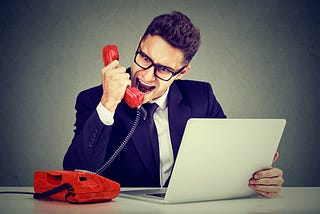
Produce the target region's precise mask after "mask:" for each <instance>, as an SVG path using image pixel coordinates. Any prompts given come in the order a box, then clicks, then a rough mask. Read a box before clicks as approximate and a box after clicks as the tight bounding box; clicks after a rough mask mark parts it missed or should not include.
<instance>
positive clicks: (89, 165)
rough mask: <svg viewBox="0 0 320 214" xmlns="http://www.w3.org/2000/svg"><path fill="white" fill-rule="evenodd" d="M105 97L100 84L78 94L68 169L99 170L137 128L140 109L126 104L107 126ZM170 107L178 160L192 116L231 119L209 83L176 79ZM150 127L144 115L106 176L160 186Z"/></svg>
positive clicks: (127, 183)
mask: <svg viewBox="0 0 320 214" xmlns="http://www.w3.org/2000/svg"><path fill="white" fill-rule="evenodd" d="M101 96H102V86H101V85H100V86H97V87H94V88H91V89H88V90H85V91H82V92H81V93H80V94H79V95H78V97H77V101H76V111H77V112H76V122H75V127H76V129H75V135H74V138H73V140H72V143H71V145H70V147H69V149H68V151H67V153H66V154H65V157H64V162H63V167H64V169H66V170H73V169H86V170H90V171H96V170H98V169H99V168H100V167H101V165H102V164H103V163H104V162H105V161H106V160H107V159H108V158H109V157H110V156H111V155H112V154H113V152H114V151H115V150H116V149H117V148H118V147H119V145H120V144H121V142H122V141H123V139H124V138H125V137H126V135H127V134H128V132H129V130H130V128H131V126H132V123H133V121H134V119H135V116H136V109H131V108H130V107H128V106H127V105H126V104H125V103H124V102H121V103H120V104H119V105H118V107H117V109H116V112H115V115H114V124H113V125H111V126H106V125H104V124H103V123H102V122H101V120H100V119H99V116H98V113H97V111H96V107H97V105H98V104H99V102H100V99H101ZM167 105H168V114H169V115H168V116H169V128H170V138H171V143H172V149H173V154H174V159H176V156H177V153H178V150H179V146H180V143H181V139H182V135H183V132H184V129H185V126H186V122H187V121H188V119H189V118H225V117H226V116H225V115H224V113H223V110H222V108H221V106H220V104H219V103H218V101H217V100H216V98H215V96H214V94H213V91H212V88H211V85H210V84H209V83H205V82H199V81H191V80H176V81H174V82H173V83H172V85H171V86H170V89H169V94H168V103H167ZM146 130H147V129H146V125H145V123H144V122H143V119H141V120H140V122H139V123H138V126H137V128H136V131H135V132H134V134H133V136H132V138H131V139H130V141H129V142H128V144H127V145H126V146H125V148H124V149H123V150H122V152H121V153H120V154H119V155H118V157H117V158H116V159H115V160H114V162H113V163H112V164H111V165H110V167H108V168H107V169H106V170H105V172H103V173H102V175H104V176H105V177H107V178H109V179H112V180H114V181H117V182H119V183H120V185H121V186H126V187H157V186H159V185H160V178H159V165H158V162H159V157H155V155H154V152H153V149H152V146H151V145H150V143H148V142H149V139H148V137H149V135H148V134H146V133H147V131H146ZM194 143H197V142H194ZM156 156H159V154H156Z"/></svg>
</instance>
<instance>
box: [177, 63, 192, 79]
mask: <svg viewBox="0 0 320 214" xmlns="http://www.w3.org/2000/svg"><path fill="white" fill-rule="evenodd" d="M190 68H191V65H190V64H188V65H187V66H186V67H185V68H184V69H183V70H182V71H181V72H180V73H179V74H178V76H177V78H176V79H181V78H182V77H183V76H184V75H185V74H186V73H188V71H189V70H190Z"/></svg>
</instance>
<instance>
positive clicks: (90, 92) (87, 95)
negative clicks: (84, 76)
mask: <svg viewBox="0 0 320 214" xmlns="http://www.w3.org/2000/svg"><path fill="white" fill-rule="evenodd" d="M102 90H103V89H102V85H99V86H95V87H92V88H88V89H86V90H83V91H81V92H80V93H79V94H78V96H77V102H86V103H87V102H90V103H93V105H97V104H98V103H99V101H100V99H101V96H102Z"/></svg>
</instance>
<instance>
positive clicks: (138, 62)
mask: <svg viewBox="0 0 320 214" xmlns="http://www.w3.org/2000/svg"><path fill="white" fill-rule="evenodd" d="M199 45H200V32H199V30H198V29H197V28H195V27H194V25H193V24H192V23H191V21H190V19H189V18H188V17H187V16H185V15H183V14H182V13H179V12H173V13H172V14H164V15H160V16H158V17H156V18H155V19H154V20H153V21H152V22H151V23H150V25H149V26H148V28H147V29H146V32H145V33H144V35H143V36H142V38H140V40H139V42H138V47H137V51H136V53H135V56H134V60H133V62H132V64H131V68H129V69H126V68H125V67H123V66H121V64H120V63H119V61H117V60H115V61H113V62H112V63H110V64H109V65H107V66H106V67H104V68H103V69H102V86H101V85H100V86H97V87H94V88H91V89H88V90H86V91H83V92H81V93H80V94H79V95H78V97H77V102H76V110H77V113H76V123H75V126H76V130H75V135H74V138H73V140H72V144H71V145H70V147H69V149H68V151H67V153H66V155H65V158H64V168H65V169H68V170H72V169H86V170H90V171H97V170H98V169H99V168H100V167H101V166H102V165H103V164H104V163H105V162H106V160H108V159H109V158H110V157H111V156H112V154H113V153H114V152H115V151H116V150H117V148H118V147H119V146H120V144H121V143H122V142H123V141H124V139H125V138H126V136H127V134H128V132H129V131H130V129H131V126H132V124H133V123H134V120H135V117H136V112H137V110H136V109H132V108H130V107H128V105H127V104H126V103H124V101H123V97H124V93H125V90H126V88H127V86H133V87H136V88H137V89H138V90H139V91H141V92H142V93H143V94H144V104H143V105H142V107H141V109H144V111H143V112H144V113H145V112H147V111H145V109H148V108H149V107H148V106H150V104H148V103H156V104H157V106H156V110H155V113H154V114H153V115H152V113H149V114H147V115H145V114H143V117H142V118H141V119H140V120H139V121H138V123H137V124H136V125H137V128H136V130H135V132H134V134H133V136H132V137H131V138H130V140H129V142H128V143H127V145H126V146H125V147H124V149H123V150H122V151H121V152H120V154H119V155H118V156H117V157H116V158H115V159H114V161H113V162H112V164H111V165H110V166H109V167H108V168H107V169H106V170H105V171H103V172H102V174H103V175H104V176H105V177H107V178H110V179H112V180H115V181H117V182H119V183H120V184H121V186H130V187H133V186H143V187H145V186H149V187H156V186H166V185H167V184H168V181H169V180H170V175H171V171H172V168H173V165H174V160H175V158H176V155H177V152H178V149H179V146H180V142H181V139H182V135H183V132H184V129H185V125H186V122H187V120H188V119H189V118H192V117H193V118H194V117H198V118H225V117H226V116H225V115H224V112H223V110H222V108H221V106H220V104H219V103H218V101H217V100H216V99H215V96H214V94H213V91H212V88H211V86H210V84H208V83H204V82H198V81H190V80H181V78H182V77H183V76H184V75H185V74H186V73H187V72H188V71H189V70H190V68H191V65H190V62H191V59H192V57H193V56H194V55H195V53H196V52H197V50H198V48H199ZM148 117H149V121H151V123H153V121H154V124H155V126H156V132H157V135H156V137H153V135H152V134H154V131H152V130H150V127H152V126H153V125H149V124H147V121H148ZM150 118H151V119H150ZM152 118H153V119H152ZM195 143H196V142H195ZM277 156H278V153H277V154H276V155H275V159H277ZM253 161H254V160H253ZM234 179H236V175H235V176H234ZM248 180H249V181H248V183H249V184H248V185H249V187H250V188H253V189H254V190H256V191H257V192H258V193H259V194H261V195H263V196H266V197H275V196H277V195H278V194H279V191H280V188H281V185H282V183H283V178H282V171H281V170H280V169H277V168H270V169H263V170H261V171H258V172H255V173H254V174H253V177H252V178H251V179H250V178H248Z"/></svg>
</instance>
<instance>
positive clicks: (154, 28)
mask: <svg viewBox="0 0 320 214" xmlns="http://www.w3.org/2000/svg"><path fill="white" fill-rule="evenodd" d="M148 35H152V36H154V35H158V36H160V37H161V38H162V39H164V40H165V41H166V42H168V43H169V44H170V45H172V46H173V47H175V48H178V49H180V50H181V51H182V52H183V54H184V60H185V61H186V63H189V62H190V61H191V59H192V57H193V56H194V55H195V54H196V52H197V51H198V49H199V46H200V31H199V30H198V29H197V28H196V27H195V26H194V25H193V24H192V23H191V20H190V19H189V18H188V17H187V16H186V15H184V14H182V13H180V12H177V11H174V12H172V13H171V14H163V15H160V16H157V17H155V18H154V19H153V21H152V22H151V23H150V24H149V26H148V28H147V29H146V31H145V33H144V34H143V37H142V40H144V39H146V37H147V36H148Z"/></svg>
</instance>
